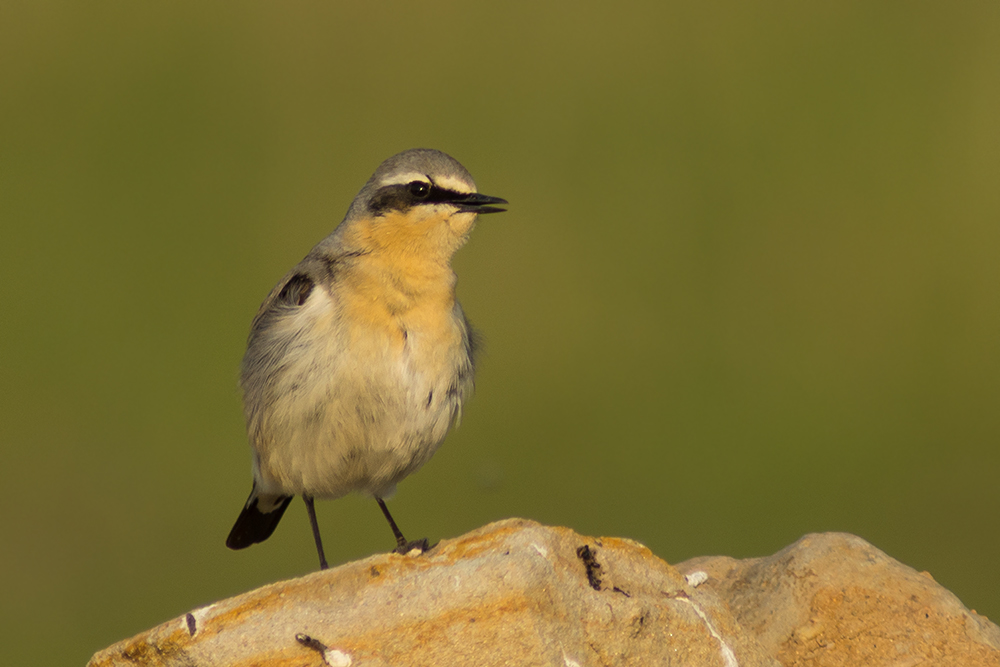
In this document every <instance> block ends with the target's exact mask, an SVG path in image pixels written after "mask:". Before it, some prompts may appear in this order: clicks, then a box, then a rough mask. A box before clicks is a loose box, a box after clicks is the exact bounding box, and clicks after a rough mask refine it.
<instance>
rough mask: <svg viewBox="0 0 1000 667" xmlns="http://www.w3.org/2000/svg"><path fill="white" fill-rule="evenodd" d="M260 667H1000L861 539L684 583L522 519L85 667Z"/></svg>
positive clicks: (384, 561) (975, 618) (908, 573)
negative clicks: (180, 666) (285, 666)
mask: <svg viewBox="0 0 1000 667" xmlns="http://www.w3.org/2000/svg"><path fill="white" fill-rule="evenodd" d="M261 664H266V665H288V666H291V665H296V666H303V667H304V666H306V665H315V666H318V667H319V666H324V665H327V666H330V667H346V666H348V665H354V666H357V667H374V666H387V665H408V666H414V667H416V666H422V665H477V666H491V665H519V666H520V665H556V666H559V667H587V666H590V665H594V666H598V665H643V666H647V665H668V664H669V665H691V666H700V665H706V666H709V665H711V666H716V665H717V666H720V667H735V666H737V665H739V666H743V667H751V666H755V665H768V666H775V667H777V666H778V665H782V666H786V667H787V666H790V665H796V666H797V665H803V666H805V665H816V666H820V665H823V666H826V665H831V666H833V665H851V666H857V665H892V666H893V667H915V666H916V665H927V666H928V667H929V666H931V665H934V666H935V667H937V666H948V665H955V666H958V665H961V666H962V667H978V666H979V665H996V666H1000V628H998V627H997V626H996V625H994V624H993V623H991V622H990V621H988V620H987V619H986V618H985V617H982V616H979V615H977V614H976V613H975V612H970V611H968V610H967V609H966V608H965V607H964V606H962V603H961V602H960V601H959V600H958V599H957V598H956V597H955V596H954V595H952V594H951V593H949V592H948V591H946V590H945V589H943V588H942V587H940V586H939V585H938V584H936V583H935V582H934V580H933V579H931V577H930V576H929V575H927V574H921V573H918V572H916V571H915V570H913V569H911V568H909V567H907V566H905V565H903V564H901V563H899V562H897V561H895V560H893V559H892V558H890V557H888V556H887V555H885V554H884V553H882V552H881V551H879V550H878V549H876V548H874V547H873V546H871V545H870V544H868V543H867V542H865V541H864V540H862V539H861V538H858V537H854V536H852V535H846V534H841V533H826V534H817V535H807V536H806V537H803V538H802V539H801V540H799V541H798V542H796V543H795V544H793V545H791V546H789V547H787V548H786V549H783V550H782V551H779V552H778V553H776V554H774V555H773V556H769V557H766V558H757V559H749V560H743V561H739V560H734V559H731V558H726V557H705V558H696V559H693V560H689V561H686V562H684V563H681V564H679V565H677V566H673V567H672V566H670V565H668V564H667V563H665V562H664V561H662V560H660V559H659V558H657V557H656V556H654V555H653V554H652V552H650V551H649V549H647V548H646V547H644V546H642V545H641V544H638V543H636V542H633V541H630V540H626V539H620V538H606V537H605V538H590V537H584V536H581V535H577V534H576V533H574V532H573V531H571V530H569V529H566V528H552V527H547V526H542V525H539V524H537V523H534V522H531V521H525V520H520V519H510V520H507V521H501V522H498V523H494V524H490V525H488V526H485V527H483V528H481V529H479V530H476V531H473V532H471V533H469V534H467V535H465V536H463V537H460V538H457V539H454V540H445V541H443V542H441V543H440V544H439V545H437V546H436V547H435V548H434V549H433V550H431V551H429V552H427V553H425V554H421V555H407V556H400V555H397V554H383V555H378V556H372V557H370V558H367V559H365V560H362V561H358V562H354V563H348V564H346V565H342V566H340V567H338V568H335V569H332V570H326V571H323V572H316V573H314V574H310V575H307V576H304V577H301V578H299V579H295V580H292V581H285V582H280V583H277V584H272V585H270V586H265V587H263V588H260V589H258V590H255V591H252V592H250V593H246V594H244V595H240V596H238V597H235V598H231V599H229V600H223V601H221V602H218V603H215V604H213V605H211V606H208V607H204V608H201V609H197V610H194V611H192V612H190V613H188V614H186V615H184V616H182V617H180V618H176V619H174V620H172V621H168V622H167V623H164V624H163V625H160V626H158V627H156V628H153V629H152V630H149V631H147V632H144V633H141V634H139V635H137V636H135V637H133V638H131V639H128V640H125V641H122V642H119V643H118V644H115V645H114V646H111V647H110V648H107V649H105V650H104V651H101V652H99V653H97V654H96V655H95V656H94V657H93V659H92V660H91V662H90V665H92V666H93V667H98V666H100V667H104V666H111V665H184V666H190V665H198V666H210V665H245V666H249V665H261Z"/></svg>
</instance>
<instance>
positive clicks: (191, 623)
mask: <svg viewBox="0 0 1000 667" xmlns="http://www.w3.org/2000/svg"><path fill="white" fill-rule="evenodd" d="M184 620H185V621H187V626H188V634H189V635H191V636H192V637H194V633H196V632H198V624H197V623H196V622H195V620H194V614H187V615H186V616H184Z"/></svg>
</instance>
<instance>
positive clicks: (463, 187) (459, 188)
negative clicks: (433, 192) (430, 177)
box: [434, 176, 476, 195]
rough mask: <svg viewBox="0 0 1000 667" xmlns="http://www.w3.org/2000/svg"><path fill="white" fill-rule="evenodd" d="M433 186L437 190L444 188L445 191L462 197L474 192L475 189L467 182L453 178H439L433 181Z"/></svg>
mask: <svg viewBox="0 0 1000 667" xmlns="http://www.w3.org/2000/svg"><path fill="white" fill-rule="evenodd" d="M434 185H436V186H438V187H439V188H444V189H445V190H451V191H452V192H458V193H461V194H463V195H467V194H470V193H472V192H475V191H476V187H475V186H474V185H472V184H471V183H469V182H468V181H463V180H462V179H460V178H455V177H454V176H441V177H440V178H437V179H436V180H435V181H434Z"/></svg>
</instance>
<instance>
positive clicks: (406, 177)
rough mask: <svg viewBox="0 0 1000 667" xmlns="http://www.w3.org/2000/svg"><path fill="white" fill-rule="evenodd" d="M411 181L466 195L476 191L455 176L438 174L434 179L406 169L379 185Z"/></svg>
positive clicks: (469, 184)
mask: <svg viewBox="0 0 1000 667" xmlns="http://www.w3.org/2000/svg"><path fill="white" fill-rule="evenodd" d="M413 181H421V182H423V183H431V182H432V183H434V185H436V186H438V187H439V188H443V189H445V190H451V191H452V192H458V193H459V194H463V195H467V194H470V193H472V192H475V191H476V188H475V186H473V185H472V184H471V183H469V182H468V181H464V180H462V179H460V178H455V177H454V176H439V177H437V178H435V179H431V178H430V177H429V176H428V175H427V174H421V173H420V172H419V171H406V172H403V173H399V174H393V175H391V176H389V177H387V178H386V179H384V180H383V181H381V182H380V183H379V187H385V186H387V185H400V184H403V183H412V182H413Z"/></svg>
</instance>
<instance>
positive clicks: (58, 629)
mask: <svg viewBox="0 0 1000 667" xmlns="http://www.w3.org/2000/svg"><path fill="white" fill-rule="evenodd" d="M345 4H346V3H345ZM358 4H359V5H360V3H358ZM368 4H369V6H365V7H361V6H354V7H350V8H348V7H343V6H340V3H331V2H318V1H316V2H283V3H273V2H244V3H239V4H238V5H236V4H232V3H225V4H223V3H203V2H194V1H187V2H171V3H132V2H109V3H87V4H86V6H85V5H84V3H68V2H45V1H39V2H35V3H19V2H17V3H15V2H10V3H4V4H3V5H2V6H0V85H2V96H0V216H2V242H0V253H2V254H0V278H2V281H3V283H2V284H3V287H4V289H3V295H2V299H3V303H2V307H3V316H2V317H3V320H2V325H0V354H2V356H0V363H2V369H0V400H2V404H0V438H2V440H0V447H2V450H0V451H2V458H3V461H2V463H0V483H2V489H3V495H4V497H5V498H6V512H5V515H4V516H5V519H4V522H5V526H4V529H3V533H2V537H0V585H2V588H3V591H4V595H3V596H2V597H3V601H2V602H0V636H2V645H3V647H4V648H3V653H4V655H6V656H7V658H5V660H6V661H8V664H12V665H13V664H28V663H29V662H32V663H34V664H38V660H37V659H38V657H39V656H41V655H44V656H45V658H46V662H47V663H48V664H82V663H83V662H84V661H86V659H87V658H88V657H89V656H90V654H91V653H92V652H94V651H96V650H98V649H100V648H103V647H104V646H106V645H108V644H111V643H113V642H115V641H117V640H119V639H123V638H126V637H128V636H131V635H132V634H134V633H136V632H139V631H141V630H144V629H146V628H148V627H151V626H153V625H155V624H158V623H160V622H162V621H165V620H168V619H170V618H173V617H176V616H178V615H180V614H183V613H184V612H186V611H188V610H191V609H192V608H195V607H197V606H199V605H203V604H205V603H208V602H211V601H213V600H216V599H219V598H222V597H226V596H230V595H234V594H237V593H240V592H243V591H246V590H249V589H252V588H255V587H257V586H260V585H262V584H265V583H268V582H272V581H275V580H278V579H282V578H287V577H294V576H297V575H300V574H303V573H306V572H309V571H312V570H314V569H315V568H316V556H315V552H314V549H313V545H312V540H311V537H310V535H309V532H308V527H307V521H306V518H305V512H304V511H303V508H302V504H301V502H300V501H298V500H297V501H295V504H294V505H293V506H292V508H291V509H290V510H289V512H288V515H287V516H286V518H285V520H284V521H283V523H282V525H281V527H280V528H279V530H278V531H277V533H276V534H275V536H274V537H273V538H272V539H271V540H269V541H268V542H266V543H264V544H262V545H260V546H257V547H254V548H252V549H249V550H247V551H243V552H238V553H236V552H231V551H229V550H227V549H226V548H225V547H224V545H223V540H224V539H225V537H226V534H227V533H228V531H229V529H230V527H231V525H232V523H233V521H234V520H235V518H236V515H237V514H238V512H239V510H240V508H241V506H242V504H243V502H244V500H245V498H246V494H247V493H248V491H249V488H250V463H249V455H248V450H247V445H246V439H245V435H244V433H243V423H242V416H241V411H240V404H239V394H238V391H237V386H236V378H237V368H238V365H239V361H240V358H241V356H242V354H243V349H244V343H245V337H246V334H247V330H248V327H249V324H250V319H251V318H252V316H253V315H254V313H255V312H256V309H257V306H258V305H259V303H260V301H261V300H262V299H263V297H264V296H265V295H266V294H267V292H268V290H269V289H270V288H271V286H272V285H273V284H274V282H275V281H276V280H277V279H278V278H280V277H281V275H282V274H283V273H284V272H285V271H286V270H287V269H288V268H289V267H290V266H291V265H292V264H294V263H295V262H296V261H298V260H299V259H300V258H301V257H302V256H303V255H304V254H305V253H306V252H307V251H308V250H309V248H310V247H311V246H312V245H313V244H314V243H315V242H316V241H317V240H319V239H320V238H321V237H323V236H324V235H325V234H327V233H328V232H329V231H330V230H331V229H332V228H333V227H334V226H335V225H336V224H337V222H339V221H340V219H341V217H342V215H343V214H344V212H345V211H346V209H347V206H348V204H349V202H350V200H351V198H352V197H353V196H354V194H355V193H356V192H357V190H358V189H360V187H361V186H362V184H363V183H364V182H365V180H366V179H367V178H368V176H369V175H370V174H371V172H372V171H373V170H374V168H375V167H376V166H377V165H378V163H379V162H381V161H382V160H383V159H384V158H386V157H388V156H389V155H392V154H393V153H396V152H398V151H400V150H403V149H406V148H411V147H415V146H430V147H436V148H440V149H442V150H445V151H447V152H449V153H451V154H452V155H454V156H455V157H457V158H458V159H459V160H460V161H462V162H463V163H464V164H465V166H466V167H468V169H469V170H470V171H471V172H472V173H473V174H474V175H475V177H476V179H477V180H478V182H479V185H480V189H481V190H482V191H484V192H486V193H488V194H494V195H499V196H503V197H506V198H507V199H509V200H510V202H511V206H510V212H509V213H506V214H504V215H502V216H490V217H488V218H485V219H484V220H483V221H482V222H481V224H480V225H479V227H478V228H477V229H476V231H475V233H474V235H473V238H472V241H471V242H470V244H469V245H468V246H467V247H466V248H465V249H464V250H462V252H461V253H460V254H459V256H458V257H457V260H456V269H457V271H458V273H459V276H460V285H459V294H460V296H461V298H462V301H463V304H464V306H465V309H466V312H467V313H468V314H469V316H470V318H471V319H472V320H473V322H474V323H475V324H476V325H477V327H478V328H479V329H481V330H482V332H483V333H484V334H485V337H486V341H487V354H486V356H485V357H484V358H483V359H482V362H481V364H480V372H479V377H478V388H477V395H476V397H475V398H474V399H473V401H472V403H471V404H470V405H469V406H468V407H467V410H466V413H465V418H464V422H463V424H462V427H461V428H460V429H459V430H458V431H456V432H454V433H452V435H451V436H449V440H448V441H447V443H446V444H445V446H444V447H443V448H442V449H441V451H440V452H439V453H438V455H437V456H436V457H435V459H434V460H433V461H432V462H431V463H430V464H429V465H428V466H427V467H426V468H425V469H424V470H423V471H421V472H420V474H418V475H416V476H414V477H412V478H410V479H409V480H407V481H406V482H405V483H403V484H402V485H401V487H400V491H399V493H398V494H397V496H396V498H395V499H394V500H393V501H392V502H391V503H390V506H391V508H392V509H393V512H394V513H395V515H396V518H397V519H398V521H399V522H400V524H401V526H402V527H403V528H404V530H405V531H406V533H407V535H410V536H413V537H417V536H423V535H427V536H429V537H430V538H432V540H437V539H441V538H446V537H453V536H457V535H460V534H462V533H463V532H465V531H468V530H471V529H473V528H475V527H477V526H480V525H482V524H484V523H487V522H489V521H494V520H497V519H502V518H505V517H511V516H522V517H528V518H531V519H535V520H538V521H541V522H545V523H550V524H559V525H566V526H570V527H572V528H574V529H576V530H578V531H580V532H581V533H584V534H591V535H621V536H628V537H632V538H635V539H638V540H640V541H642V542H644V543H646V544H647V545H649V546H650V547H651V548H652V549H653V550H654V551H655V552H656V553H657V554H658V555H660V556H662V557H663V558H665V559H667V560H668V561H671V562H677V561H680V560H683V559H685V558H689V557H692V556H697V555H707V554H728V555H731V556H735V557H748V556H759V555H764V554H769V553H773V552H774V551H776V550H778V549H781V548H782V547H784V546H786V545H788V544H789V543H791V542H792V541H794V540H796V539H797V538H799V537H800V536H801V535H803V534H804V533H807V532H812V531H828V530H837V531H849V532H852V533H856V534H858V535H861V536H862V537H864V538H866V539H868V540H869V541H871V542H873V543H874V544H875V545H876V546H878V547H880V548H881V549H883V550H885V551H887V552H888V553H889V554H890V555H892V556H894V557H896V558H898V559H900V560H902V561H903V562H905V563H907V564H909V565H911V566H913V567H915V568H917V569H919V570H928V571H930V572H931V573H932V574H933V575H934V577H935V578H936V579H937V580H938V581H939V582H941V583H942V584H944V585H945V586H947V587H948V588H950V589H951V590H953V591H954V592H955V593H956V594H957V595H958V596H959V597H960V598H961V599H962V600H963V602H965V603H966V604H967V605H968V606H970V607H974V608H976V609H978V610H979V611H980V612H982V613H985V614H987V615H990V616H992V617H1000V568H998V567H997V565H998V559H997V554H998V550H1000V521H998V517H1000V484H998V482H997V473H998V470H1000V448H998V442H1000V401H998V399H1000V347H998V343H1000V289H998V288H1000V261H998V259H997V254H998V253H997V248H998V242H1000V76H998V72H1000V5H998V4H997V3H988V2H977V3H933V2H888V3H861V2H857V3H836V4H834V5H827V4H826V3H823V4H820V3H809V4H806V3H797V2H784V3H768V4H761V3H753V4H751V3H735V2H734V3H707V4H702V3H699V4H696V5H695V4H691V3H660V2H643V3H633V2H616V3H598V2H564V3H536V2H521V3H504V4H503V5H502V6H501V5H500V4H496V5H493V6H490V7H487V6H485V5H483V6H480V7H473V6H471V5H470V3H457V2H456V3H440V2H430V3H422V4H414V3H399V2H380V3H368ZM319 514H320V520H321V524H322V526H323V530H324V535H325V536H326V540H327V544H328V556H329V557H330V560H331V561H332V562H334V563H339V562H344V561H347V560H350V559H356V558H361V557H364V556H367V555H369V554H372V553H373V552H376V551H381V550H386V549H388V548H389V547H391V546H392V539H391V535H390V533H389V530H388V528H387V527H386V525H385V523H384V521H383V519H382V517H381V516H380V514H379V511H378V508H377V507H376V505H375V504H374V503H373V502H371V501H370V500H366V499H362V498H347V499H344V500H340V501H337V502H328V503H320V505H319ZM29 658H33V659H29Z"/></svg>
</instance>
